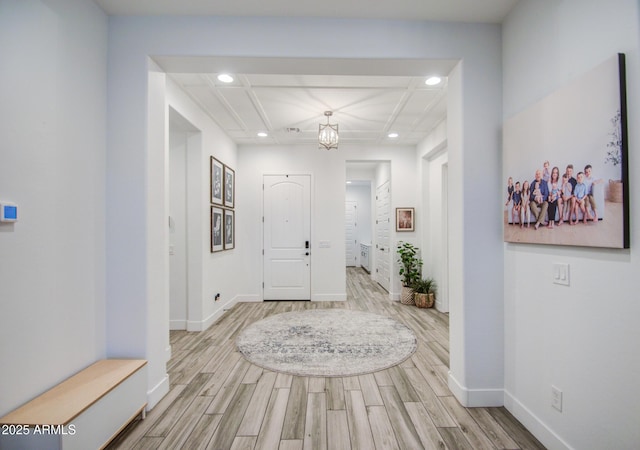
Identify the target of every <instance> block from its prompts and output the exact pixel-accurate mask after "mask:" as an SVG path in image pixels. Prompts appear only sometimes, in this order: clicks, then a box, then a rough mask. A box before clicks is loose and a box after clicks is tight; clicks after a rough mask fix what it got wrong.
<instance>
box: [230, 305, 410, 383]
mask: <svg viewBox="0 0 640 450" xmlns="http://www.w3.org/2000/svg"><path fill="white" fill-rule="evenodd" d="M236 345H237V346H238V350H239V351H240V353H241V354H242V355H243V356H244V357H245V358H246V359H247V360H248V361H249V362H251V363H253V364H255V365H257V366H260V367H263V368H265V369H269V370H273V371H276V372H285V373H289V374H292V375H300V376H318V377H343V376H353V375H362V374H365V373H371V372H376V371H378V370H382V369H386V368H388V367H391V366H395V365H397V364H400V363H401V362H403V361H404V360H405V359H407V358H409V357H410V356H411V355H412V354H413V353H414V352H415V351H416V347H417V340H416V336H415V334H414V333H413V331H411V329H410V328H408V327H407V326H405V325H403V324H401V323H400V322H398V321H396V320H394V319H391V318H390V317H384V316H380V315H377V314H372V313H369V312H364V311H352V310H346V309H310V310H306V311H295V312H288V313H282V314H276V315H273V316H269V317H267V318H265V319H262V320H260V321H258V322H255V323H253V324H251V325H249V326H248V327H247V328H245V329H244V330H243V331H242V332H241V333H240V335H239V336H238V338H237V340H236Z"/></svg>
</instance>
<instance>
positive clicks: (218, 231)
mask: <svg viewBox="0 0 640 450" xmlns="http://www.w3.org/2000/svg"><path fill="white" fill-rule="evenodd" d="M223 227H224V212H223V209H222V208H218V207H217V206H212V207H211V253H214V252H219V251H221V250H223V249H224V244H223V235H222V233H223Z"/></svg>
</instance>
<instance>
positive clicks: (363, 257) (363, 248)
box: [360, 244, 371, 273]
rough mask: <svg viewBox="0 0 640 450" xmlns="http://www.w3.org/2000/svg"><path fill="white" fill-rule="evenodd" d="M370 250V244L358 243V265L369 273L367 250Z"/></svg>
mask: <svg viewBox="0 0 640 450" xmlns="http://www.w3.org/2000/svg"><path fill="white" fill-rule="evenodd" d="M370 250H371V244H360V265H361V266H362V268H363V269H364V270H366V271H367V272H369V273H371V268H370V267H369V252H370Z"/></svg>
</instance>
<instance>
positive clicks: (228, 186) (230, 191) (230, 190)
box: [224, 166, 236, 208]
mask: <svg viewBox="0 0 640 450" xmlns="http://www.w3.org/2000/svg"><path fill="white" fill-rule="evenodd" d="M235 187H236V173H235V171H234V170H233V169H232V168H230V167H227V166H224V206H226V207H227V208H233V207H234V206H235V200H236V189H235Z"/></svg>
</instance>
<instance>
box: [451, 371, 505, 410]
mask: <svg viewBox="0 0 640 450" xmlns="http://www.w3.org/2000/svg"><path fill="white" fill-rule="evenodd" d="M448 385H449V389H450V390H451V392H452V393H453V395H454V396H455V397H456V398H457V399H458V401H459V402H460V404H461V405H462V406H464V407H465V408H475V407H494V406H503V405H504V390H503V389H469V388H467V387H465V386H463V385H462V384H460V383H459V382H458V380H456V378H455V377H454V376H453V375H452V374H451V372H449V383H448Z"/></svg>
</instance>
